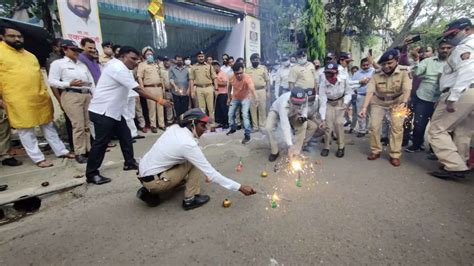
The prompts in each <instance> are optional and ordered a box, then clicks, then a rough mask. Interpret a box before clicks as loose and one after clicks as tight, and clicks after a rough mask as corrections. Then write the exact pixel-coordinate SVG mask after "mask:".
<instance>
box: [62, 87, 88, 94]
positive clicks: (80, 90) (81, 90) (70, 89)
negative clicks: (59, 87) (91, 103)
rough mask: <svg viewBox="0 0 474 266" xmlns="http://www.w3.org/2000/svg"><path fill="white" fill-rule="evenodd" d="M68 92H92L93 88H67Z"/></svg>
mask: <svg viewBox="0 0 474 266" xmlns="http://www.w3.org/2000/svg"><path fill="white" fill-rule="evenodd" d="M64 90H65V91H67V92H75V93H81V94H90V93H91V90H90V89H89V88H84V89H77V88H65V89H64Z"/></svg>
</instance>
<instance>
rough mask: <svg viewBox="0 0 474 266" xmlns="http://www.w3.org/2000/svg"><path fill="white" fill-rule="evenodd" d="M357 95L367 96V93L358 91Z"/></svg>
mask: <svg viewBox="0 0 474 266" xmlns="http://www.w3.org/2000/svg"><path fill="white" fill-rule="evenodd" d="M357 95H362V96H365V93H357Z"/></svg>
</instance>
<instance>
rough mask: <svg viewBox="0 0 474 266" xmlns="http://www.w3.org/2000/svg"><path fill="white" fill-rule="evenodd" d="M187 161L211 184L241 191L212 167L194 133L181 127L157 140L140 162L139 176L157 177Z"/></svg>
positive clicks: (238, 185)
mask: <svg viewBox="0 0 474 266" xmlns="http://www.w3.org/2000/svg"><path fill="white" fill-rule="evenodd" d="M186 161H188V162H190V163H191V164H192V165H194V166H195V167H196V168H198V169H199V170H200V171H201V172H203V173H204V174H205V175H206V176H207V177H209V180H210V181H211V182H213V183H217V184H219V185H220V186H222V187H224V188H227V189H228V190H232V191H238V190H239V189H240V184H239V183H237V182H235V181H233V180H232V179H229V178H227V177H224V176H223V175H221V174H220V173H219V172H217V170H216V169H214V167H212V165H211V164H210V163H209V162H208V161H207V159H206V157H205V156H204V154H203V153H202V151H201V148H199V146H198V142H197V140H196V139H195V138H194V137H193V133H192V132H191V131H190V130H189V129H188V128H186V127H184V128H182V127H180V126H179V125H172V126H170V127H169V128H167V129H166V131H165V132H164V133H163V135H161V136H160V137H159V138H158V140H156V142H155V144H154V145H153V147H151V150H149V151H148V152H147V153H146V154H145V156H143V159H141V160H140V166H139V174H140V176H150V175H157V174H160V173H163V172H165V171H166V170H168V169H171V168H172V167H173V166H175V165H179V164H183V163H185V162H186Z"/></svg>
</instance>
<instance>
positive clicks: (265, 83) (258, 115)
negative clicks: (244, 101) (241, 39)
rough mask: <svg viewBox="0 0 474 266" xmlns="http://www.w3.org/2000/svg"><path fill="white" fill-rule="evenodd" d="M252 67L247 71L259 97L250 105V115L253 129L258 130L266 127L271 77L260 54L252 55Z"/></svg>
mask: <svg viewBox="0 0 474 266" xmlns="http://www.w3.org/2000/svg"><path fill="white" fill-rule="evenodd" d="M250 62H251V63H252V66H251V67H248V68H246V69H245V73H246V74H248V75H250V77H251V78H252V81H253V83H254V85H255V92H256V93H257V99H255V100H254V101H253V102H252V105H251V106H250V115H251V116H252V129H253V131H257V130H258V129H259V128H264V127H265V121H266V120H267V96H268V98H270V95H269V94H270V87H269V86H270V78H269V76H268V70H267V68H266V67H265V66H264V65H261V64H260V55H259V54H257V53H254V54H252V55H251V56H250Z"/></svg>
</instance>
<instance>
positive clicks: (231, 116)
mask: <svg viewBox="0 0 474 266" xmlns="http://www.w3.org/2000/svg"><path fill="white" fill-rule="evenodd" d="M472 32H473V27H472V24H471V21H470V20H469V19H467V18H461V19H458V20H455V21H453V22H451V23H450V24H449V25H448V28H447V29H446V31H445V32H444V34H443V36H442V38H440V40H439V42H438V47H437V51H436V53H434V52H433V49H432V48H430V47H428V48H426V49H424V51H422V50H420V49H419V48H413V49H408V44H406V45H404V46H402V47H400V48H398V49H389V50H387V51H386V52H385V53H384V54H383V55H382V56H381V57H380V59H379V60H378V61H377V62H375V61H374V60H373V58H372V53H371V51H369V53H368V55H367V57H365V58H363V59H362V60H361V61H360V65H359V66H360V68H359V67H358V66H355V65H353V60H352V57H351V54H350V53H347V52H341V53H339V54H338V55H337V56H336V55H335V54H334V53H328V54H327V56H326V57H325V58H324V62H323V63H324V64H323V65H322V64H321V62H320V61H319V60H318V59H315V60H310V59H309V58H308V56H307V54H306V52H305V50H299V51H297V52H296V53H295V54H293V55H291V56H288V57H287V56H283V57H282V58H281V60H280V61H279V64H278V65H276V66H275V65H272V66H265V65H264V64H262V62H261V58H260V55H259V54H256V53H255V54H252V55H251V56H250V65H246V64H245V62H244V59H243V58H238V59H236V60H235V59H234V57H232V56H229V55H227V54H224V55H223V56H222V60H221V61H219V60H215V58H213V57H212V56H210V55H209V54H207V55H206V53H204V52H203V51H199V52H198V53H196V55H195V60H196V62H195V64H192V58H191V57H187V56H183V55H175V56H174V58H172V59H170V58H168V57H166V56H159V55H158V53H157V51H155V50H154V49H153V48H152V47H149V46H147V47H144V48H143V49H142V50H141V51H138V50H136V49H134V48H133V47H129V46H119V45H116V44H115V45H114V44H113V43H112V42H109V41H106V42H103V43H102V44H101V45H102V50H103V54H101V55H99V54H98V50H97V47H96V43H95V42H94V41H93V40H91V39H88V38H84V39H82V40H81V41H80V44H79V45H78V44H76V43H75V42H74V41H71V40H67V39H63V40H61V39H58V40H55V41H54V42H53V46H52V53H51V55H50V57H49V58H48V60H47V64H46V70H47V78H46V77H44V76H43V74H42V72H41V70H40V65H39V63H38V60H37V59H36V58H35V56H34V55H33V54H31V53H29V52H28V51H26V50H25V49H24V48H23V47H24V41H23V36H22V32H21V31H20V30H19V29H18V28H16V27H15V26H14V25H11V24H5V25H2V27H1V31H0V35H1V37H2V39H3V41H2V42H0V54H1V55H2V56H1V57H0V92H1V97H2V100H1V102H0V112H1V113H0V116H1V117H0V119H1V120H0V144H1V145H0V148H1V150H0V156H2V157H1V158H0V159H1V161H2V164H3V165H8V166H18V165H21V162H20V161H18V160H16V159H15V158H12V157H11V156H9V155H8V153H7V151H8V148H9V143H10V135H9V134H10V128H15V129H16V130H17V132H18V135H19V138H20V141H21V144H22V145H23V147H24V148H25V151H26V153H27V154H28V156H29V157H30V158H31V160H33V162H34V163H35V164H36V165H37V166H39V167H43V168H44V167H51V166H52V165H53V164H52V162H50V161H48V160H46V159H45V156H44V155H43V153H42V152H41V150H40V148H39V145H38V140H37V138H36V135H35V127H37V126H39V127H40V128H41V130H42V131H43V135H44V137H45V138H46V140H47V141H48V143H49V145H50V146H51V148H52V150H53V152H54V154H55V155H56V156H57V157H64V158H70V159H75V160H76V161H77V163H79V164H87V170H86V178H87V182H89V183H94V184H104V183H107V182H110V180H111V179H110V178H107V177H104V176H102V175H101V174H100V172H99V168H100V166H101V164H102V161H103V159H104V156H105V153H106V151H107V149H108V148H109V147H111V146H113V144H111V140H112V139H114V138H116V139H118V140H119V143H120V147H121V150H122V153H123V156H124V159H125V162H124V166H123V170H139V176H140V178H139V179H140V181H141V182H142V184H143V188H141V189H140V190H139V191H138V196H139V198H141V199H143V200H144V201H146V202H147V203H148V204H149V205H156V204H155V203H156V202H158V201H157V199H156V197H155V194H157V193H161V192H162V191H165V190H169V189H171V188H172V187H174V186H177V185H179V184H180V183H182V182H185V183H186V191H185V200H184V201H183V207H184V208H185V209H190V208H194V207H199V206H201V205H202V204H204V203H206V202H207V201H208V200H209V198H208V197H207V196H204V195H200V194H199V183H198V182H196V180H197V178H198V176H200V173H205V174H206V176H207V177H208V179H209V180H210V181H213V182H216V183H218V184H220V185H222V186H223V187H226V188H228V189H230V190H240V191H241V192H242V193H243V194H245V195H251V194H253V193H255V191H254V190H253V189H252V188H251V187H249V186H244V185H240V184H238V183H236V182H234V181H232V180H230V179H228V178H225V177H223V176H222V175H220V174H219V173H218V172H217V171H216V170H215V169H214V168H213V167H212V166H211V165H210V164H209V162H208V161H207V160H206V159H205V158H204V155H203V154H202V152H201V151H200V149H199V148H198V146H197V142H195V141H194V139H195V138H199V137H200V136H201V135H202V134H203V133H204V132H205V131H206V130H209V131H210V132H215V131H216V129H217V128H222V129H223V130H226V131H227V132H226V134H227V135H230V134H233V133H235V132H236V131H237V130H240V129H242V128H243V129H244V139H243V140H242V144H247V143H248V142H249V141H251V135H252V134H253V133H255V132H257V131H261V132H262V133H263V134H265V135H266V136H268V140H269V143H270V154H269V158H268V159H269V161H275V160H276V159H277V158H278V157H279V156H280V152H279V151H280V149H279V145H278V144H279V143H278V140H280V139H281V140H282V141H283V142H284V144H286V146H287V150H288V157H289V158H290V160H291V158H293V157H294V156H297V155H299V154H301V153H302V152H307V151H310V150H311V149H312V147H314V146H315V144H316V143H317V142H318V140H319V139H318V137H320V136H323V142H324V145H323V149H322V150H321V151H320V155H321V156H323V157H326V156H329V153H330V149H331V144H332V143H333V142H334V143H335V144H336V145H337V149H336V152H335V155H336V157H338V158H341V157H344V155H345V152H346V151H345V144H346V141H345V135H346V134H352V133H356V134H357V135H356V136H357V137H365V136H366V134H369V135H370V141H369V142H370V150H371V153H370V154H369V155H368V157H367V159H368V160H376V159H378V158H380V157H381V153H382V151H383V145H387V144H388V145H389V147H390V150H389V162H390V163H391V164H392V165H393V166H395V167H398V166H400V164H401V161H400V157H401V154H402V147H403V146H405V147H406V148H405V151H406V152H409V153H413V152H417V151H420V150H424V149H425V148H427V149H428V148H429V149H431V150H432V155H431V156H430V157H431V158H434V159H437V160H439V162H440V163H441V164H442V165H443V167H442V168H441V169H440V171H435V172H433V173H431V174H432V175H434V176H436V177H440V178H452V177H456V178H458V177H464V176H465V175H466V174H467V173H468V172H469V167H468V165H467V164H466V162H467V160H468V159H469V148H470V139H471V137H472V132H473V124H474V123H473V119H472V118H473V107H474V98H473V97H474V95H473V93H474V91H473V90H472V88H473V87H474V80H473V76H472V71H473V67H474V62H473V60H474V54H473V52H474V51H473V49H474V48H473V42H474V40H473V36H474V35H472ZM351 65H352V66H351ZM269 68H270V70H269ZM46 83H47V84H49V86H50V87H51V89H52V91H53V94H54V96H55V98H56V99H57V101H58V102H59V104H60V106H61V108H62V110H63V111H64V114H65V117H66V127H67V128H68V130H67V131H68V142H69V150H68V149H67V148H66V146H65V145H64V144H63V142H62V141H61V139H60V138H59V136H58V133H57V131H56V129H55V127H54V125H53V105H52V102H51V99H50V97H49V94H48V91H47V87H46ZM429 122H431V125H430V127H429V129H428V130H427V132H428V142H429V144H430V146H429V147H428V146H426V147H425V140H424V135H425V131H426V129H427V126H428V123H429ZM411 125H413V127H411ZM345 127H348V129H347V130H346V131H345ZM276 128H280V129H281V133H282V137H280V136H279V135H278V133H277V131H276V130H275V129H276ZM412 129H413V130H412ZM149 130H150V131H151V132H152V133H158V132H159V131H161V132H162V135H161V136H160V138H159V139H158V141H157V142H156V143H155V145H154V146H153V147H152V149H151V150H150V151H149V152H148V153H147V154H146V155H145V157H144V158H143V160H142V161H141V162H140V164H138V163H137V161H136V160H135V158H134V151H133V142H134V139H139V138H144V136H143V135H140V133H139V131H141V132H143V133H147V132H148V131H149ZM163 131H164V132H163ZM410 142H411V145H410ZM170 143H174V144H173V145H171V144H170ZM197 170H199V171H197Z"/></svg>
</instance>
